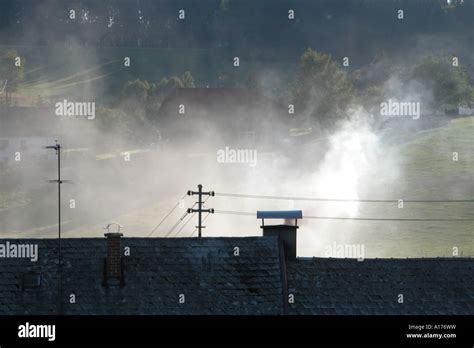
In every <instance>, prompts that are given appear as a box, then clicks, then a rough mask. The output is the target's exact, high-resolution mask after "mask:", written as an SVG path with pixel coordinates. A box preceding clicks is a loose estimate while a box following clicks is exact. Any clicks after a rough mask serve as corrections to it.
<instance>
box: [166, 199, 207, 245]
mask: <svg viewBox="0 0 474 348" xmlns="http://www.w3.org/2000/svg"><path fill="white" fill-rule="evenodd" d="M209 198H211V196H207V197H206V199H205V200H204V201H203V202H202V205H203V206H204V205H205V203H206V202H207V200H208V199H209ZM196 204H198V202H196V203H194V205H193V206H192V208H194V206H195V205H196ZM194 215H196V213H193V214H192V215H191V216H190V217H189V219H188V220H187V221H186V222H185V223H184V225H183V226H181V228H180V229H179V230H178V232H177V233H176V234H175V235H174V236H175V237H176V236H177V235H178V234H180V233H181V231H182V230H183V229H184V228H185V227H186V225H187V224H188V223H189V221H191V220H192V219H193V217H194ZM207 216H209V214H207V215H206V218H207ZM206 218H204V219H203V220H202V222H203V223H204V221H205V220H206ZM193 234H194V232H193Z"/></svg>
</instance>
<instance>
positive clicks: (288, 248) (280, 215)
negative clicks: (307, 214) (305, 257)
mask: <svg viewBox="0 0 474 348" xmlns="http://www.w3.org/2000/svg"><path fill="white" fill-rule="evenodd" d="M301 218H303V212H302V211H301V210H283V211H257V219H262V226H260V227H261V228H262V230H263V236H264V237H266V236H277V237H278V240H279V242H280V243H281V244H282V245H283V250H284V252H285V259H295V258H296V255H297V252H296V243H297V240H296V231H297V229H298V219H301ZM265 219H283V220H284V223H283V224H281V225H265Z"/></svg>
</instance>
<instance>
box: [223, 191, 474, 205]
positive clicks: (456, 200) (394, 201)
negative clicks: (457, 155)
mask: <svg viewBox="0 0 474 348" xmlns="http://www.w3.org/2000/svg"><path fill="white" fill-rule="evenodd" d="M216 196H222V197H238V198H255V199H279V200H293V201H316V202H359V203H398V202H399V201H400V200H399V199H343V198H317V197H291V196H265V195H247V194H239V193H218V192H216ZM402 201H403V203H473V202H474V199H451V200H448V199H439V200H420V199H417V200H411V199H402Z"/></svg>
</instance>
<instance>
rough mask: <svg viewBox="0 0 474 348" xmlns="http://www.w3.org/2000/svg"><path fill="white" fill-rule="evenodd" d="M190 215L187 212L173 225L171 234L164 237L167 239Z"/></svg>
mask: <svg viewBox="0 0 474 348" xmlns="http://www.w3.org/2000/svg"><path fill="white" fill-rule="evenodd" d="M188 214H189V213H188V212H185V213H184V215H183V216H181V217H180V218H179V220H178V221H177V222H176V223H175V224H174V225H173V227H171V230H169V232H168V233H167V234H166V235H165V236H164V237H165V238H166V237H168V236H169V235H170V234H171V233H172V232H173V231H174V229H175V228H176V227H178V225H179V224H180V223H181V221H183V220H184V218H185V217H186V216H187V215H188Z"/></svg>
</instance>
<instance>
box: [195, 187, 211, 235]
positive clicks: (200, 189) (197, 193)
mask: <svg viewBox="0 0 474 348" xmlns="http://www.w3.org/2000/svg"><path fill="white" fill-rule="evenodd" d="M194 195H198V202H197V203H198V208H197V209H192V208H189V209H188V213H198V225H197V226H196V228H197V229H198V236H199V238H201V237H202V231H201V230H202V229H203V228H205V226H202V213H210V214H214V209H202V196H211V197H214V195H215V193H214V191H209V192H202V185H201V184H199V185H198V191H197V192H196V191H188V196H194Z"/></svg>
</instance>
